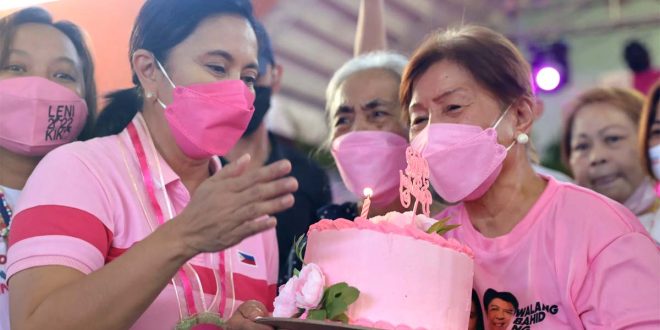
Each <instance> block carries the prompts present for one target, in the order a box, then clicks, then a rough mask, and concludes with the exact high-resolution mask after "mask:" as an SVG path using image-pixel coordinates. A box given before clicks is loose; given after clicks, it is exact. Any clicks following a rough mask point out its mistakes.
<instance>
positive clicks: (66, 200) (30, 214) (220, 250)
mask: <svg viewBox="0 0 660 330" xmlns="http://www.w3.org/2000/svg"><path fill="white" fill-rule="evenodd" d="M243 6H244V4H243V3H241V2H236V1H229V0H216V1H206V0H187V1H179V0H148V1H146V2H145V4H144V6H143V7H142V9H141V11H140V14H139V16H138V18H137V20H136V23H135V26H134V28H133V32H132V36H131V45H130V59H131V67H132V69H133V74H134V76H133V82H134V83H135V84H136V86H135V87H134V88H131V89H128V90H124V91H120V92H117V93H115V94H114V95H112V96H111V97H110V104H109V105H108V107H107V108H106V109H105V110H104V112H103V116H101V117H102V118H100V119H99V124H98V125H99V126H98V128H99V129H101V128H103V130H104V131H105V132H106V133H118V134H111V135H109V136H105V137H102V138H97V139H93V140H89V141H87V142H79V143H72V144H70V145H67V146H65V147H62V148H59V149H57V150H55V151H53V152H51V153H49V154H48V156H46V158H44V160H43V161H42V162H41V163H40V164H39V166H38V167H37V168H36V170H35V171H34V174H33V175H32V176H31V178H30V179H29V181H28V183H27V185H26V187H25V190H24V192H23V196H22V197H21V198H22V199H21V201H20V202H19V205H18V208H17V210H16V215H15V219H14V224H13V228H12V232H11V235H10V248H9V261H8V273H9V274H8V275H9V277H10V282H9V284H10V289H11V291H12V295H11V297H10V300H11V302H10V303H11V321H12V328H13V329H46V328H48V329H128V328H131V329H173V328H176V329H192V328H196V329H220V327H221V326H225V327H228V328H232V329H268V327H266V326H262V325H257V324H255V323H254V322H252V320H253V319H254V318H256V317H257V316H263V315H267V306H265V305H268V304H270V303H271V302H272V300H273V298H274V294H275V286H274V285H275V281H276V278H277V266H276V265H277V250H276V248H277V244H276V243H275V242H274V237H275V236H274V232H273V228H274V226H275V224H276V220H275V219H274V218H272V217H269V216H268V215H269V214H273V213H277V212H279V211H281V210H283V209H286V208H288V207H290V206H291V205H292V204H293V197H292V195H291V192H292V191H294V190H295V189H296V188H297V182H296V180H295V179H293V178H285V177H284V176H285V175H287V173H289V171H290V169H291V165H290V164H289V163H288V162H287V161H282V162H277V163H274V164H271V165H270V166H266V167H263V168H260V169H258V170H256V171H254V172H250V173H249V174H246V173H245V170H246V168H247V165H248V164H249V162H250V157H249V156H244V157H242V158H241V159H239V160H238V161H236V162H234V163H232V164H231V165H229V166H227V167H226V168H223V169H220V164H219V162H218V161H217V158H216V157H215V156H216V155H223V154H225V153H226V152H227V151H228V150H229V149H231V148H232V147H233V145H234V144H235V143H236V141H237V140H238V139H239V138H240V137H241V135H242V133H243V131H244V130H245V128H246V126H247V124H248V122H249V120H250V118H251V116H252V112H253V106H252V103H253V100H254V92H253V83H254V81H255V79H256V75H257V71H258V63H257V40H256V36H255V33H254V30H253V28H252V19H253V18H252V14H251V12H250V10H249V9H248V8H245V7H243ZM239 243H240V244H239ZM237 244H238V245H237ZM251 299H252V300H256V301H250V302H246V303H242V302H243V301H246V300H251ZM241 303H242V304H241ZM239 305H240V307H239Z"/></svg>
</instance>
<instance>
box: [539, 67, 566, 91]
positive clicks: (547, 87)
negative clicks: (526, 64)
mask: <svg viewBox="0 0 660 330" xmlns="http://www.w3.org/2000/svg"><path fill="white" fill-rule="evenodd" d="M534 80H535V81H536V85H537V86H538V87H539V88H540V89H542V90H544V91H548V92H549V91H553V90H555V89H556V88H557V87H558V86H559V83H561V75H560V74H559V70H557V69H555V68H553V67H551V66H545V67H542V68H541V69H540V70H539V71H538V72H536V77H535V79H534Z"/></svg>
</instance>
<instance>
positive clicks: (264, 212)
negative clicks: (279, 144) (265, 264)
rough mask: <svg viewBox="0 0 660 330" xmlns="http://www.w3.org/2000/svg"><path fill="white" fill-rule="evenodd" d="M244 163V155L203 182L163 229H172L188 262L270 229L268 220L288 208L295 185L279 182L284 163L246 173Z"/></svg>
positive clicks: (287, 166)
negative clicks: (195, 257) (170, 226)
mask: <svg viewBox="0 0 660 330" xmlns="http://www.w3.org/2000/svg"><path fill="white" fill-rule="evenodd" d="M249 163H250V157H249V155H244V156H242V157H241V158H239V159H238V160H237V161H236V162H233V163H231V164H229V165H227V166H226V167H224V168H223V169H222V170H220V171H218V172H217V173H216V174H215V175H213V176H212V177H210V178H209V179H207V180H206V181H204V182H203V183H202V184H201V185H200V186H199V187H198V188H197V190H196V191H195V193H194V195H193V196H192V198H191V201H190V203H189V204H188V206H187V207H186V208H185V209H184V210H183V212H181V214H180V215H179V216H177V217H176V218H175V219H173V220H174V221H170V222H169V223H168V224H170V225H172V226H176V227H177V228H176V232H177V235H178V236H179V237H181V238H182V240H183V242H184V244H185V249H186V251H187V254H188V255H189V256H190V257H192V256H194V255H196V254H198V253H201V252H216V251H221V250H224V249H227V248H229V247H231V246H234V245H236V244H238V243H240V242H241V241H242V240H243V239H245V238H247V237H249V236H252V235H255V234H257V233H260V232H262V231H265V230H268V229H271V228H273V227H275V225H276V223H277V222H276V220H275V218H274V217H269V216H268V215H270V214H275V213H278V212H280V211H283V210H285V209H288V208H289V207H291V206H293V202H294V199H293V195H292V192H294V191H296V190H297V189H298V181H296V179H295V178H292V177H284V176H285V175H287V174H289V172H291V163H290V162H289V161H287V160H282V161H278V162H275V163H273V164H270V165H268V166H263V167H261V168H259V169H257V170H254V171H250V172H249V173H247V172H246V169H247V168H248V165H249Z"/></svg>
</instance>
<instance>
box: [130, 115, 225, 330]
mask: <svg viewBox="0 0 660 330" xmlns="http://www.w3.org/2000/svg"><path fill="white" fill-rule="evenodd" d="M139 119H141V118H139ZM139 124H141V126H142V128H143V129H144V130H145V131H146V132H147V135H148V139H149V140H150V141H153V140H151V136H150V135H149V133H148V128H147V127H146V125H145V123H144V122H143V121H140V123H139ZM127 131H128V134H129V136H130V138H131V142H132V143H133V147H134V150H135V155H136V156H137V158H138V162H139V164H140V170H141V174H142V181H143V186H144V188H145V190H146V192H147V195H148V197H149V202H150V204H151V207H152V210H153V213H154V214H155V217H156V220H157V225H162V224H163V223H164V222H165V217H164V215H163V210H162V209H161V207H160V204H159V203H158V200H157V198H156V193H155V185H156V184H155V180H154V179H153V177H152V175H151V171H150V169H149V165H148V162H147V157H146V153H145V150H144V148H143V145H142V141H141V140H140V138H139V135H138V132H137V129H136V127H135V125H134V124H133V123H132V122H131V123H130V124H129V125H128V127H127ZM151 147H152V148H151V149H152V151H153V156H154V159H155V160H156V167H157V170H158V174H159V179H160V183H161V187H160V188H161V190H162V192H163V197H164V200H165V204H166V209H167V211H168V213H169V214H168V215H169V217H170V219H172V218H173V217H174V211H173V208H172V204H171V201H170V199H169V196H168V195H167V191H166V190H165V185H164V180H163V171H162V168H161V166H160V159H159V158H158V155H157V152H156V148H155V146H154V145H153V142H152V143H151ZM122 154H124V162H125V165H126V166H127V168H128V162H127V161H126V155H125V152H124V150H123V149H122ZM128 172H129V175H130V176H131V180H132V181H133V188H134V190H135V191H136V193H137V195H138V200H139V201H140V204H141V206H142V208H143V212H144V213H145V216H146V215H147V211H146V207H145V205H144V204H145V203H143V201H142V199H141V198H139V196H140V195H141V194H140V193H139V190H138V189H137V183H136V182H135V181H136V180H135V178H134V177H133V175H132V173H131V171H130V169H129V171H128ZM149 218H150V217H147V221H148V222H149V226H150V228H151V229H152V231H153V230H154V225H152V224H151V221H149ZM210 258H211V263H212V264H218V265H219V267H218V269H219V271H215V270H214V271H213V275H214V280H215V284H216V292H215V294H214V296H213V300H212V301H211V304H210V305H208V306H207V303H206V297H205V293H204V290H203V287H202V283H201V280H200V277H199V275H198V274H197V272H196V271H195V269H194V267H192V265H191V264H190V263H189V262H186V264H184V265H183V266H182V268H181V269H180V270H179V271H178V273H177V275H178V276H177V277H176V279H177V281H175V279H174V278H173V279H172V284H173V287H174V290H175V293H176V294H175V296H176V298H177V303H178V305H179V316H180V320H181V321H180V322H179V323H178V324H177V326H176V329H177V330H187V329H221V326H222V325H223V324H224V319H223V318H222V313H223V312H224V311H225V308H226V302H227V299H228V298H229V297H227V290H226V283H225V282H226V281H224V280H222V279H220V277H219V274H224V273H225V262H224V261H225V258H224V253H222V252H221V253H219V261H218V255H216V254H211V255H210ZM231 268H232V267H231V258H229V271H230V278H231V280H230V282H231V286H232V287H231V289H232V297H231V300H232V311H233V309H234V303H235V300H234V299H233V297H234V295H233V290H234V287H233V271H232V269H231ZM191 278H192V279H194V280H195V281H191ZM177 282H179V283H180V286H181V288H182V289H183V297H184V300H185V305H186V310H185V315H184V312H183V311H182V308H181V307H182V306H181V301H180V298H179V293H178V291H179V290H178V288H177ZM193 282H194V284H196V286H197V289H198V292H199V300H200V302H201V307H202V311H198V308H197V305H196V302H195V296H194V294H193V291H194V290H193ZM216 305H217V306H218V308H217V312H215V311H212V310H213V309H214V308H213V307H214V306H216ZM230 312H231V311H230Z"/></svg>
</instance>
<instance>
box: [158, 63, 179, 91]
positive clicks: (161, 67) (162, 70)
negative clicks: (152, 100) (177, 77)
mask: <svg viewBox="0 0 660 330" xmlns="http://www.w3.org/2000/svg"><path fill="white" fill-rule="evenodd" d="M154 59H155V60H156V65H158V69H160V72H162V73H163V75H164V76H165V78H167V81H169V83H170V85H171V86H172V88H176V86H175V85H174V82H173V81H172V79H170V76H169V75H168V74H167V71H165V68H164V67H163V65H162V64H160V61H159V60H158V59H156V58H154Z"/></svg>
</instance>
